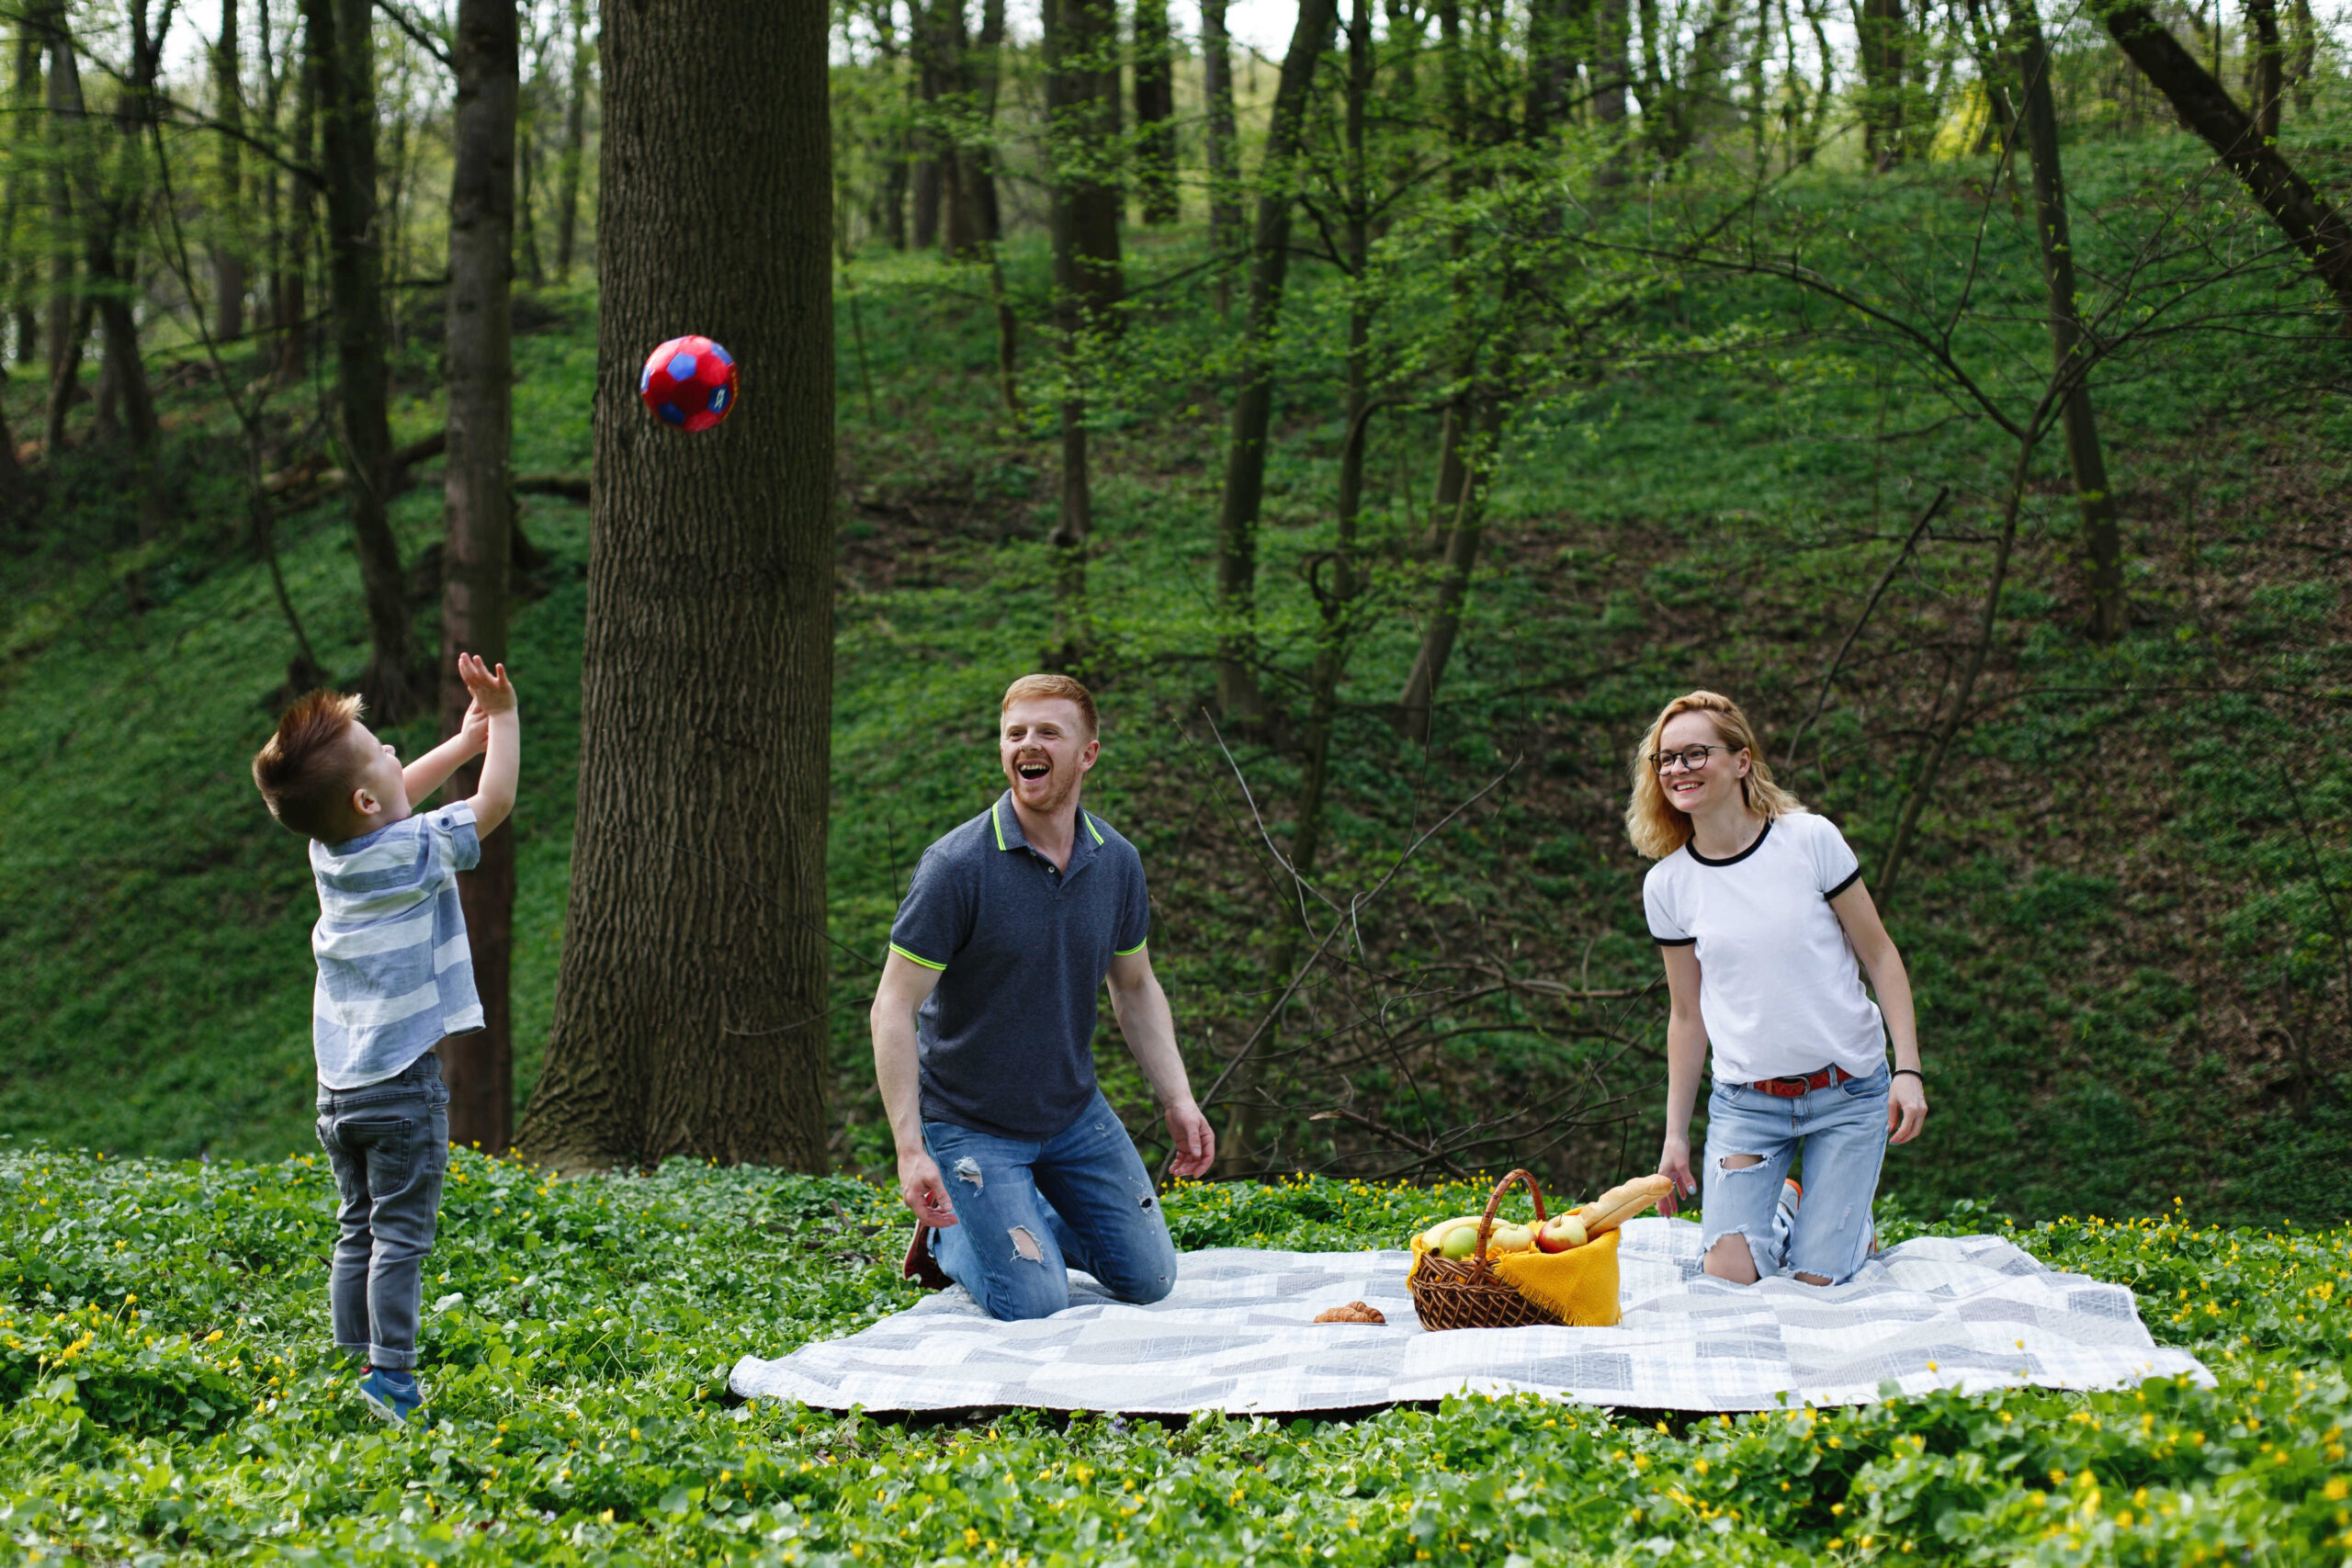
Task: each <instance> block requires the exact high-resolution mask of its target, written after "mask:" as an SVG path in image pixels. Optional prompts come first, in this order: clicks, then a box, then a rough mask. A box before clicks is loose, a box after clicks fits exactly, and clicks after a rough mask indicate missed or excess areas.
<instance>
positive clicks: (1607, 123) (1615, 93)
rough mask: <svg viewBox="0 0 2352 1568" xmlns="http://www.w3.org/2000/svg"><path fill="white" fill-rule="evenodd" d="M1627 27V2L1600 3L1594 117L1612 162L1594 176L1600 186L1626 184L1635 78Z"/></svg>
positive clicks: (1610, 0)
mask: <svg viewBox="0 0 2352 1568" xmlns="http://www.w3.org/2000/svg"><path fill="white" fill-rule="evenodd" d="M1627 27H1628V18H1627V17H1626V15H1625V0H1600V4H1599V5H1598V6H1596V7H1595V20H1594V32H1595V40H1594V57H1593V62H1592V118H1594V119H1595V120H1596V121H1598V122H1599V123H1600V128H1601V130H1603V131H1604V132H1605V133H1607V134H1608V136H1609V137H1610V153H1609V161H1608V162H1607V163H1604V164H1601V165H1600V171H1599V173H1598V174H1596V175H1595V176H1594V183H1595V184H1598V185H1601V186H1617V185H1623V184H1624V183H1625V154H1624V143H1623V136H1624V129H1625V85H1626V82H1627V80H1628V79H1629V77H1630V76H1631V75H1632V69H1631V67H1630V65H1629V63H1628V62H1627V59H1626V52H1625V51H1626V43H1627Z"/></svg>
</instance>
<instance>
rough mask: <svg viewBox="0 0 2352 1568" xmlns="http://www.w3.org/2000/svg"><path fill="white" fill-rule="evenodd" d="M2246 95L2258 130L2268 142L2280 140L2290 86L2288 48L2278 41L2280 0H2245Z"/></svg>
mask: <svg viewBox="0 0 2352 1568" xmlns="http://www.w3.org/2000/svg"><path fill="white" fill-rule="evenodd" d="M2245 21H2246V50H2245V87H2246V95H2245V96H2247V97H2248V98H2250V99H2252V100H2253V103H2254V124H2255V129H2256V130H2259V131H2260V132H2261V133H2262V135H2263V138H2264V139H2265V140H2266V141H2270V140H2276V139H2277V137H2278V110H2279V100H2280V99H2281V98H2282V97H2284V96H2286V87H2287V51H2286V50H2285V49H2284V48H2282V47H2281V46H2280V44H2279V41H2278V0H2245Z"/></svg>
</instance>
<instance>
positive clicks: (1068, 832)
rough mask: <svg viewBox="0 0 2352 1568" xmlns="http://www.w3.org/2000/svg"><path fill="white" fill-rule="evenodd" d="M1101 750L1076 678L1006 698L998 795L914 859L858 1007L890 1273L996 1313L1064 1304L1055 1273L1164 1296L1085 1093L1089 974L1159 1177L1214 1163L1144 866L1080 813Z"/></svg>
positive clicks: (1163, 1255) (1164, 1266) (1111, 1134)
mask: <svg viewBox="0 0 2352 1568" xmlns="http://www.w3.org/2000/svg"><path fill="white" fill-rule="evenodd" d="M1101 750H1102V743H1101V742H1100V741H1099V740H1097V739H1095V719H1094V698H1093V697H1092V695H1091V694H1089V693H1088V691H1087V689H1086V688H1085V687H1084V686H1082V685H1080V683H1079V682H1076V681H1073V680H1070V679H1069V678H1068V677H1067V676H1061V675H1024V676H1023V677H1022V678H1021V679H1020V680H1018V681H1015V682H1013V683H1012V686H1011V687H1009V688H1008V689H1007V690H1006V692H1005V694H1004V703H1003V705H1002V708H1001V717H1000V721H999V724H998V728H997V752H998V759H999V761H1001V764H1002V765H1003V768H1004V776H1005V783H1006V784H1007V786H1008V787H1007V788H1006V790H1005V792H1004V794H1003V795H1001V796H999V797H998V799H997V801H996V804H994V805H993V806H991V807H989V808H988V810H987V811H985V812H983V813H982V814H981V815H979V816H978V817H975V818H972V819H971V820H970V821H968V822H967V823H965V824H964V825H963V826H962V827H959V828H956V829H953V830H952V831H950V832H949V833H947V834H946V835H945V836H944V837H943V838H941V839H940V840H939V841H938V842H937V843H934V844H933V845H932V846H931V848H930V849H928V850H926V851H924V852H923V857H922V863H921V864H920V865H918V866H917V867H916V868H915V874H914V881H913V882H912V884H911V885H910V886H909V887H908V889H907V897H906V902H904V903H903V904H901V905H899V917H898V919H897V920H896V921H894V922H893V923H892V925H891V927H890V953H889V956H888V959H886V960H885V961H884V964H883V969H882V982H881V985H880V986H879V987H877V988H876V991H875V994H874V1012H873V1024H874V1071H875V1076H876V1078H878V1079H879V1080H880V1083H881V1089H882V1103H883V1107H884V1109H885V1110H887V1111H888V1113H889V1117H890V1132H891V1134H892V1136H893V1137H894V1138H895V1139H896V1140H897V1142H898V1147H899V1194H900V1195H901V1196H902V1197H904V1198H905V1199H906V1201H907V1206H908V1207H909V1208H910V1209H912V1210H913V1211H914V1212H915V1235H914V1243H913V1245H912V1246H911V1247H909V1248H908V1250H907V1273H908V1275H909V1276H910V1277H911V1278H914V1279H918V1280H922V1281H923V1282H924V1283H925V1284H927V1285H931V1286H933V1287H934V1288H937V1287H941V1286H944V1285H945V1284H946V1283H947V1281H948V1280H950V1279H952V1280H955V1281H956V1283H957V1284H960V1285H962V1286H963V1287H964V1288H965V1289H966V1290H967V1291H969V1292H972V1294H973V1296H974V1297H975V1298H976V1299H977V1300H978V1302H979V1303H980V1305H981V1306H982V1307H984V1308H986V1309H987V1311H988V1313H989V1315H990V1316H992V1317H999V1318H1004V1319H1019V1318H1030V1317H1044V1316H1046V1314H1049V1313H1056V1312H1059V1311H1061V1310H1062V1308H1064V1307H1066V1306H1068V1305H1069V1277H1068V1275H1066V1274H1065V1273H1064V1272H1063V1268H1064V1265H1065V1264H1068V1265H1069V1267H1071V1268H1076V1269H1084V1270H1085V1271H1086V1272H1087V1273H1089V1274H1091V1275H1093V1276H1094V1277H1095V1279H1097V1280H1101V1281H1102V1283H1103V1289H1105V1290H1107V1291H1109V1292H1111V1294H1113V1295H1114V1296H1116V1297H1117V1298H1118V1299H1120V1300H1121V1301H1126V1302H1136V1303H1144V1302H1156V1301H1158V1300H1159V1298H1160V1297H1162V1296H1164V1295H1166V1294H1167V1293H1168V1292H1170V1290H1171V1289H1173V1288H1174V1286H1175V1283H1176V1247H1175V1244H1174V1243H1173V1242H1171V1241H1170V1239H1169V1236H1168V1222H1167V1220H1166V1218H1165V1217H1163V1216H1162V1215H1161V1213H1160V1212H1159V1200H1158V1199H1157V1198H1156V1197H1155V1196H1154V1195H1153V1192H1152V1186H1151V1177H1150V1175H1149V1173H1148V1172H1147V1171H1146V1170H1145V1169H1144V1166H1143V1158H1142V1156H1140V1155H1138V1154H1136V1146H1135V1143H1134V1141H1133V1140H1131V1139H1130V1138H1129V1137H1128V1136H1127V1131H1126V1128H1125V1126H1123V1125H1121V1123H1120V1122H1119V1118H1118V1117H1117V1115H1115V1114H1114V1112H1113V1111H1112V1110H1111V1107H1110V1105H1109V1103H1108V1102H1107V1101H1105V1100H1103V1092H1102V1090H1101V1089H1097V1088H1096V1087H1095V1082H1094V1056H1093V1051H1092V1041H1093V1038H1094V1020H1095V1010H1094V1008H1095V994H1096V993H1097V992H1098V991H1099V990H1101V989H1102V987H1103V982H1104V980H1105V979H1108V981H1109V982H1110V987H1111V1011H1112V1013H1113V1015H1114V1017H1115V1018H1117V1020H1118V1021H1119V1031H1120V1032H1121V1033H1122V1034H1124V1035H1125V1036H1126V1041H1127V1049H1128V1050H1130V1051H1132V1052H1133V1053H1135V1058H1136V1063H1137V1065H1139V1066H1141V1067H1142V1068H1143V1073H1144V1077H1147V1078H1148V1079H1149V1080H1150V1081H1151V1086H1152V1089H1154V1091H1156V1092H1157V1093H1158V1095H1159V1101H1160V1104H1161V1105H1162V1106H1163V1107H1165V1109H1166V1112H1167V1117H1168V1132H1169V1135H1170V1137H1171V1138H1172V1139H1173V1140H1174V1141H1175V1145H1176V1158H1175V1161H1174V1164H1173V1165H1172V1166H1171V1168H1172V1169H1173V1170H1174V1171H1175V1173H1176V1174H1177V1175H1179V1176H1198V1175H1200V1174H1202V1173H1203V1172H1204V1171H1205V1170H1207V1169H1208V1168H1209V1166H1210V1164H1211V1162H1212V1161H1213V1160H1214V1158H1215V1157H1216V1135H1215V1134H1213V1133H1211V1132H1210V1130H1209V1124H1208V1120H1207V1118H1205V1117H1204V1116H1203V1115H1202V1114H1201V1110H1200V1107H1199V1106H1197V1105H1195V1104H1194V1103H1193V1091H1192V1089H1191V1088H1190V1086H1189V1085H1188V1084H1187V1083H1186V1081H1185V1077H1184V1061H1183V1057H1182V1055H1180V1054H1179V1053H1178V1051H1177V1049H1176V1023H1175V1020H1174V1019H1173V1018H1172V1017H1171V1016H1170V1013H1169V1010H1168V998H1167V996H1166V995H1165V993H1163V992H1162V991H1161V990H1160V988H1159V981H1158V980H1156V979H1154V978H1153V977H1152V973H1151V954H1150V953H1149V952H1148V950H1147V949H1146V946H1145V938H1146V937H1147V936H1148V933H1149V929H1150V924H1151V905H1150V901H1149V900H1148V898H1147V897H1146V896H1145V893H1144V881H1143V862H1142V860H1141V858H1139V857H1138V856H1137V855H1136V851H1135V846H1134V845H1132V844H1130V843H1128V842H1127V840H1125V839H1123V838H1121V837H1120V836H1119V835H1118V833H1117V832H1115V831H1114V829H1112V828H1111V827H1110V825H1109V824H1108V823H1106V822H1104V821H1103V819H1102V818H1099V817H1096V816H1094V815H1092V814H1091V813H1090V812H1088V811H1087V810H1085V809H1084V808H1083V807H1081V806H1080V804H1079V794H1080V786H1081V785H1083V784H1084V783H1085V781H1086V773H1087V770H1089V769H1090V768H1091V767H1093V766H1094V761H1095V758H1096V756H1097V755H1098V754H1099V753H1100V752H1101ZM943 1172H944V1175H943ZM943 1270H944V1274H943V1272H942V1271H943Z"/></svg>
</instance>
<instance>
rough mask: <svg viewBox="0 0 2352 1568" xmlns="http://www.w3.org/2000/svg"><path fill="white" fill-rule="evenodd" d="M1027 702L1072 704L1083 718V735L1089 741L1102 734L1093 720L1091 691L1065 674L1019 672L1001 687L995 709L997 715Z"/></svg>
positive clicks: (1092, 696) (1092, 695)
mask: <svg viewBox="0 0 2352 1568" xmlns="http://www.w3.org/2000/svg"><path fill="white" fill-rule="evenodd" d="M1029 701H1043V702H1053V701H1060V702H1065V703H1076V704H1077V705H1078V712H1079V716H1080V717H1081V718H1083V719H1085V720H1086V738H1087V739H1089V740H1091V739H1094V738H1095V737H1096V736H1097V735H1099V734H1101V733H1102V729H1101V728H1100V727H1099V726H1098V725H1096V723H1095V721H1094V694H1093V693H1091V692H1090V691H1088V690H1087V689H1086V688H1085V687H1084V686H1083V685H1081V684H1080V682H1076V681H1073V680H1071V679H1070V678H1069V676H1067V675H1023V677H1021V679H1019V680H1018V681H1015V682H1013V683H1012V685H1010V686H1007V687H1006V688H1005V689H1004V701H1002V702H1001V703H999V704H998V705H997V710H996V711H997V712H998V714H999V715H1001V714H1002V713H1003V712H1004V710H1005V709H1006V708H1009V707H1011V706H1012V705H1013V704H1015V703H1018V702H1029Z"/></svg>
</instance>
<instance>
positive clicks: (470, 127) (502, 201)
mask: <svg viewBox="0 0 2352 1568" xmlns="http://www.w3.org/2000/svg"><path fill="white" fill-rule="evenodd" d="M455 43H456V48H455V50H454V51H453V53H452V58H453V62H454V63H455V65H456V68H457V77H458V102H457V109H456V113H455V116H454V124H453V127H452V130H451V136H450V141H451V146H450V154H451V167H450V173H449V295H448V324H447V355H446V358H445V360H444V364H445V366H446V370H445V372H444V377H445V380H446V382H447V389H448V407H449V423H448V446H447V452H448V465H447V475H446V478H445V479H444V480H443V490H442V495H443V502H442V517H443V523H444V525H445V527H446V529H447V532H446V535H445V536H444V541H443V544H442V549H441V733H442V734H443V735H445V736H447V735H455V734H456V733H457V732H458V727H459V726H460V725H462V724H463V723H464V721H465V716H466V708H467V705H468V704H469V702H470V701H471V698H470V696H469V694H468V693H467V691H466V684H465V682H463V681H460V680H459V679H458V672H457V667H458V654H459V653H472V654H477V655H479V656H480V657H481V659H482V660H485V661H486V662H489V663H492V664H496V663H498V662H500V661H503V660H504V659H505V657H506V613H507V592H506V582H507V572H508V570H509V564H510V562H511V560H512V558H513V556H514V548H515V545H514V532H515V528H514V525H515V516H514V505H515V502H514V497H513V494H512V492H511V491H510V489H509V478H510V476H509V464H510V457H511V452H512V445H513V443H512V432H513V423H514V384H515V356H514V311H513V308H512V290H513V285H514V273H515V112H516V104H517V100H518V98H519V97H520V96H521V91H522V62H521V43H520V39H519V37H518V29H517V28H516V24H515V0H459V5H458V28H457V37H456V39H455ZM480 778H481V767H480V764H479V763H469V765H468V766H467V767H466V768H465V769H464V770H463V771H462V773H460V775H459V777H458V779H457V780H456V781H454V782H453V783H452V784H451V785H450V789H449V798H451V799H453V800H454V799H456V798H458V796H459V795H463V794H470V793H471V792H472V791H473V790H474V789H475V788H476V787H477V786H478V784H479V781H480ZM458 898H459V900H460V901H461V902H462V903H463V904H464V906H465V911H466V935H467V938H468V940H469V942H470V943H471V945H472V949H473V965H474V988H475V989H476V990H477V991H479V992H480V993H481V1009H482V1017H483V1021H484V1025H485V1027H484V1028H483V1029H482V1030H481V1032H480V1033H477V1034H458V1035H452V1036H450V1037H449V1038H448V1039H447V1040H444V1041H442V1042H441V1045H440V1052H441V1073H442V1077H445V1078H447V1080H448V1084H449V1138H450V1141H451V1142H452V1143H458V1144H471V1145H476V1146H477V1147H480V1148H482V1149H486V1150H488V1151H489V1152H491V1153H492V1154H503V1153H504V1152H505V1151H506V1147H507V1145H509V1144H510V1143H512V1142H513V1141H514V1132H515V1043H514V1031H513V1023H512V1021H513V1014H512V1012H511V1010H510V1007H509V989H510V988H509V986H508V976H509V974H510V973H511V971H512V968H513V952H514V931H515V829H514V828H513V827H512V826H509V827H508V828H507V829H506V830H505V831H503V832H496V833H492V834H491V835H490V836H489V837H488V838H486V839H484V840H482V841H481V863H480V864H479V865H477V866H476V867H475V868H474V869H473V870H471V871H469V872H466V873H464V874H461V875H460V876H459V877H458Z"/></svg>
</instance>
